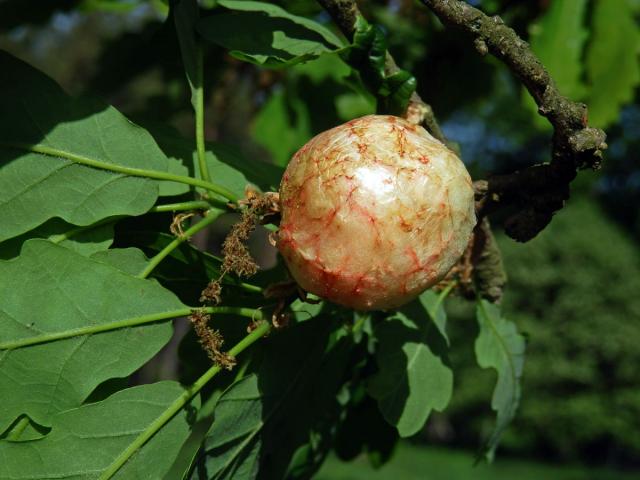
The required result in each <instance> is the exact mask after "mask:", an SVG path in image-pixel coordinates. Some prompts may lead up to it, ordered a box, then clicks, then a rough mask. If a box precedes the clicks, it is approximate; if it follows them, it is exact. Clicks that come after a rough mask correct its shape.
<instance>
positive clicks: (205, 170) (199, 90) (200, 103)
mask: <svg viewBox="0 0 640 480" xmlns="http://www.w3.org/2000/svg"><path fill="white" fill-rule="evenodd" d="M202 57H203V54H202V46H201V45H198V47H197V48H196V78H195V82H194V85H193V97H194V107H195V110H196V150H197V153H198V166H199V168H200V177H202V179H203V180H204V181H206V182H210V181H211V176H210V175H209V167H208V166H207V159H206V158H205V153H204V152H205V147H204V87H203V83H204V82H203V74H202V72H203V58H202Z"/></svg>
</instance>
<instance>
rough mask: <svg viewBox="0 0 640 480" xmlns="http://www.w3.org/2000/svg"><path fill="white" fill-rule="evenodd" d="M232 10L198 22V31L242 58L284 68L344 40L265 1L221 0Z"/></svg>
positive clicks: (263, 64)
mask: <svg viewBox="0 0 640 480" xmlns="http://www.w3.org/2000/svg"><path fill="white" fill-rule="evenodd" d="M218 4H219V5H221V6H223V7H225V8H228V9H229V10H231V11H230V12H223V13H216V14H214V15H211V16H209V17H206V18H203V19H201V20H200V21H199V22H198V25H197V29H198V32H199V33H200V34H201V35H202V36H203V37H204V38H205V39H206V40H208V41H210V42H213V43H215V44H217V45H220V46H221V47H224V48H226V49H227V50H229V51H230V53H231V55H233V56H234V57H236V58H239V59H240V60H244V61H247V62H251V63H255V64H257V65H261V66H264V67H271V68H277V67H285V66H289V65H293V64H296V63H299V62H303V61H306V60H311V59H313V58H317V57H318V56H320V55H322V54H324V53H328V52H332V51H335V50H336V49H338V48H340V47H342V46H344V44H343V42H342V41H341V40H340V39H339V38H338V37H337V36H336V35H334V34H333V33H332V32H331V31H330V30H329V29H327V28H325V27H323V26H322V25H320V24H319V23H317V22H315V21H313V20H310V19H308V18H304V17H299V16H297V15H292V14H290V13H288V12H286V11H285V10H283V9H282V8H280V7H278V6H276V5H273V4H270V3H264V2H253V1H247V0H220V1H219V2H218Z"/></svg>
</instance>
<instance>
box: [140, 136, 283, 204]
mask: <svg viewBox="0 0 640 480" xmlns="http://www.w3.org/2000/svg"><path fill="white" fill-rule="evenodd" d="M151 130H152V132H153V133H154V136H155V138H156V140H157V141H158V144H159V145H160V147H161V148H162V150H163V151H164V152H165V153H166V154H167V155H168V156H169V157H170V158H173V159H176V160H177V161H180V162H183V163H185V164H187V163H191V164H193V163H192V162H194V161H195V158H196V151H195V148H194V144H193V142H192V141H191V140H189V139H186V138H184V137H181V136H179V135H177V134H175V133H169V132H167V131H166V130H164V131H162V133H160V132H159V131H158V132H157V133H156V130H155V128H154V127H152V129H151ZM205 155H206V161H207V165H208V167H209V173H210V175H211V179H212V180H213V181H214V182H217V183H218V184H220V185H224V186H225V187H226V188H228V189H229V190H231V191H232V192H233V193H234V194H236V195H238V196H239V197H241V198H242V197H244V189H245V187H246V186H247V185H248V184H250V183H251V184H254V185H256V186H258V187H260V188H261V189H262V190H263V191H267V190H277V189H278V187H279V185H280V178H281V177H282V173H283V169H282V168H280V167H277V166H275V165H272V164H269V163H266V162H263V161H261V160H258V159H255V158H246V157H244V156H243V155H242V153H240V151H239V150H238V149H237V148H235V147H232V146H229V145H226V144H223V143H219V142H207V144H206V154H205Z"/></svg>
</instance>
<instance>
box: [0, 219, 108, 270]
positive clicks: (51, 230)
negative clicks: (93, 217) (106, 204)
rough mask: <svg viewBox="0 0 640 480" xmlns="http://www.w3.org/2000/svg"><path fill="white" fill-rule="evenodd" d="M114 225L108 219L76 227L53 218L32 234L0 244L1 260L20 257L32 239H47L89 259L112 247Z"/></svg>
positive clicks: (32, 231)
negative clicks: (23, 246)
mask: <svg viewBox="0 0 640 480" xmlns="http://www.w3.org/2000/svg"><path fill="white" fill-rule="evenodd" d="M114 223H115V220H111V219H108V218H107V219H104V220H102V221H100V222H97V223H95V224H93V225H87V226H86V227H76V226H75V225H71V224H69V223H67V222H65V221H63V220H60V219H59V218H53V219H51V220H48V221H46V222H45V223H43V224H42V225H40V226H39V227H36V228H35V229H33V230H31V231H30V232H27V233H24V234H22V235H20V236H18V237H14V238H11V239H9V240H6V241H4V242H2V243H0V259H2V260H8V259H10V258H13V257H16V256H18V254H19V253H20V249H21V248H22V245H23V244H24V242H26V241H27V240H29V239H30V238H45V239H47V240H49V241H50V242H51V243H55V244H56V245H60V246H62V247H65V248H68V249H69V250H73V251H74V252H76V253H79V254H80V255H84V256H85V257H88V256H90V255H92V254H93V253H95V252H99V251H102V250H106V249H107V248H109V247H110V246H111V243H112V242H113V224H114Z"/></svg>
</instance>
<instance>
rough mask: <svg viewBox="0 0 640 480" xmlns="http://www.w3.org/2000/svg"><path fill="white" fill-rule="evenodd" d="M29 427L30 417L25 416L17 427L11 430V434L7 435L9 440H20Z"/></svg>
mask: <svg viewBox="0 0 640 480" xmlns="http://www.w3.org/2000/svg"><path fill="white" fill-rule="evenodd" d="M28 425H29V417H27V416H26V415H25V416H24V417H22V418H21V419H20V420H18V423H16V426H15V427H13V429H11V432H9V434H8V435H7V440H9V441H12V442H16V441H18V440H20V435H22V432H24V429H25V428H27V426H28Z"/></svg>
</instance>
